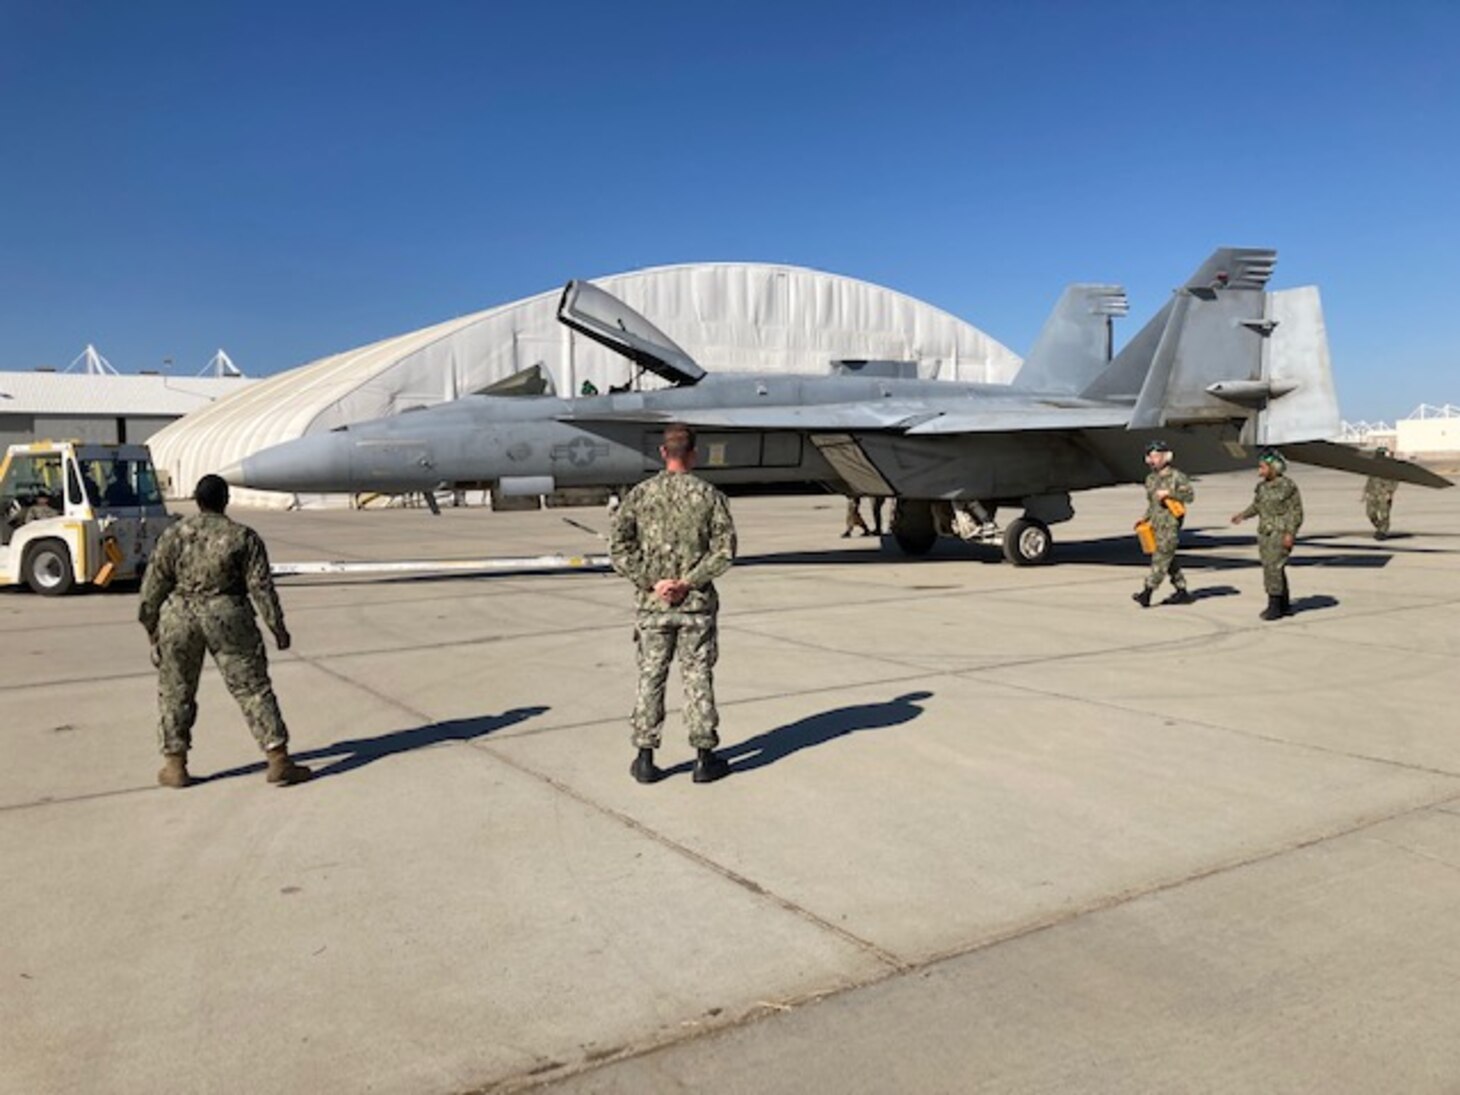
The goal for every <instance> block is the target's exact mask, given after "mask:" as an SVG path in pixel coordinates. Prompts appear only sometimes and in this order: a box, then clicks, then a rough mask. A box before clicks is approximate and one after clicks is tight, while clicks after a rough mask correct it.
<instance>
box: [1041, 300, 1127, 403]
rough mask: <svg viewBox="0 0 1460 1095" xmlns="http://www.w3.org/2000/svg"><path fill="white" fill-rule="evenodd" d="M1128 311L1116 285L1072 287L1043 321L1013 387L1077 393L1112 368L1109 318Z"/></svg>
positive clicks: (1111, 337)
mask: <svg viewBox="0 0 1460 1095" xmlns="http://www.w3.org/2000/svg"><path fill="white" fill-rule="evenodd" d="M1129 310H1130V305H1129V304H1128V302H1127V300H1126V295H1125V290H1124V289H1123V288H1121V287H1120V286H1119V285H1071V286H1070V287H1069V288H1067V289H1066V290H1065V291H1064V293H1063V295H1061V297H1060V299H1059V303H1057V304H1056V305H1055V306H1054V311H1053V312H1051V313H1050V316H1049V319H1048V320H1046V321H1045V324H1044V329H1043V330H1042V331H1040V332H1039V338H1038V339H1036V340H1035V343H1034V348H1033V349H1032V350H1030V351H1029V356H1028V357H1026V358H1025V359H1024V365H1023V367H1022V368H1020V370H1019V374H1018V375H1017V376H1016V377H1014V380H1013V385H1012V386H1013V387H1015V388H1019V389H1021V390H1023V391H1038V392H1060V393H1064V394H1068V395H1076V394H1078V393H1079V392H1080V391H1081V390H1083V389H1084V388H1085V387H1086V386H1087V385H1089V384H1090V382H1091V381H1092V380H1094V379H1095V378H1096V377H1097V376H1099V375H1100V374H1101V373H1102V372H1104V371H1105V368H1106V366H1108V365H1109V364H1110V352H1111V346H1112V340H1113V333H1112V330H1111V328H1112V320H1113V317H1115V316H1123V315H1125V314H1126V312H1128V311H1129Z"/></svg>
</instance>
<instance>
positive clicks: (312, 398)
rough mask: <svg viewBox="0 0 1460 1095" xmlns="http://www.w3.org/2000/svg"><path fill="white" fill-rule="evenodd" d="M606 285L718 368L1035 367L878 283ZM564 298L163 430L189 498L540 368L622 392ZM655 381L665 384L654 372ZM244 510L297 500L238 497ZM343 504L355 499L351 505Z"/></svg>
mask: <svg viewBox="0 0 1460 1095" xmlns="http://www.w3.org/2000/svg"><path fill="white" fill-rule="evenodd" d="M593 282H594V284H596V285H599V286H602V287H603V288H604V289H606V290H607V291H609V292H610V293H613V294H614V295H615V296H617V297H620V298H621V299H622V300H624V301H625V302H626V303H627V304H629V305H630V306H631V307H633V308H635V309H637V310H638V311H640V312H642V313H643V314H644V315H645V316H646V317H648V318H649V319H650V320H651V321H652V322H653V323H654V324H655V325H656V326H657V327H659V328H660V329H661V330H663V331H664V332H665V333H666V334H667V335H669V336H670V337H671V338H673V339H674V340H675V341H676V342H678V343H679V344H680V345H681V346H683V347H684V349H685V350H686V351H687V352H688V353H689V354H690V355H691V356H692V357H694V358H695V359H696V360H697V361H699V363H700V364H701V365H703V366H704V367H705V368H706V369H707V370H709V371H710V372H772V373H825V372H827V371H828V370H829V369H830V367H831V363H832V362H833V361H835V360H839V359H847V358H869V359H890V360H897V361H907V362H915V363H916V364H917V371H918V374H919V375H920V376H922V377H925V378H930V379H943V380H964V381H985V382H989V383H1004V382H1007V381H1009V380H1010V379H1012V378H1013V375H1014V373H1015V372H1017V371H1018V368H1019V364H1020V359H1019V357H1018V356H1017V355H1015V354H1014V353H1013V352H1012V351H1010V350H1009V349H1008V348H1007V347H1005V346H1003V345H1002V344H1001V343H999V342H996V341H995V340H994V339H992V338H990V337H989V336H988V335H986V334H984V333H983V332H982V331H980V330H978V329H977V328H976V327H974V326H972V325H971V324H969V323H965V322H964V321H963V320H960V319H958V318H957V317H955V316H951V315H949V314H948V313H947V312H944V311H942V310H940V309H938V308H934V307H933V306H932V305H929V304H925V303H923V302H921V301H918V300H914V299H913V298H911V297H908V296H905V295H903V294H901V293H897V292H894V291H893V290H891V289H886V288H883V287H881V286H877V285H872V284H869V283H868V282H864V281H858V280H856V279H854V278H847V277H840V276H837V275H835V274H827V273H822V272H820V271H816V270H807V269H803V268H799V267H795V266H781V265H770V264H763V263H703V264H690V265H680V266H660V267H653V268H650V269H646V270H636V271H633V272H630V273H626V274H617V275H614V276H611V277H604V278H595V279H593ZM560 293H561V290H559V289H554V290H552V291H551V292H547V293H541V294H539V295H537V296H533V297H528V298H526V299H525V300H520V301H516V302H514V303H511V304H504V305H501V306H500V307H497V308H490V309H488V310H486V311H484V312H476V313H474V314H472V315H468V316H462V317H460V318H458V319H453V320H449V321H447V322H445V323H439V324H437V325H436V326H434V327H427V328H424V329H423V330H419V331H412V332H411V333H409V334H404V335H397V336H395V337H394V338H388V339H385V340H383V341H381V342H376V343H373V344H371V345H369V346H362V347H359V348H357V349H353V350H346V351H344V352H343V353H339V354H335V355H333V356H331V357H326V358H322V359H320V360H319V361H315V362H312V363H310V364H308V365H301V366H299V367H298V368H295V369H290V370H289V371H287V372H284V373H279V374H278V375H276V376H272V377H268V378H265V379H263V380H259V381H256V382H255V383H253V384H251V385H249V387H248V388H247V389H245V390H243V391H240V392H237V393H236V394H234V395H232V396H230V397H228V398H226V399H221V400H219V401H218V402H216V403H214V404H212V405H210V406H208V407H205V408H203V409H201V410H198V411H195V412H193V413H191V414H189V415H187V417H185V418H183V419H182V420H180V421H178V422H176V423H173V424H172V425H171V426H168V427H167V428H165V429H163V430H162V431H160V432H159V433H157V434H155V435H154V436H153V437H152V439H151V445H152V453H153V459H154V461H155V463H156V464H157V466H158V468H159V469H160V470H161V471H162V472H163V473H164V477H165V481H170V483H171V487H172V492H173V493H174V494H175V495H179V496H182V495H186V494H187V493H188V492H189V491H190V490H191V489H192V485H193V484H194V483H195V482H196V481H197V480H198V478H199V477H200V476H202V475H205V474H207V473H209V472H216V471H217V470H218V469H220V468H223V467H226V466H227V465H229V464H231V463H233V462H234V461H237V460H241V459H243V458H244V457H246V456H249V455H251V454H252V453H255V452H257V451H259V450H260V449H264V448H267V447H268V446H270V445H276V444H279V443H280V442H283V441H290V440H293V439H294V438H297V437H302V436H303V435H305V434H309V433H319V432H322V431H325V430H330V429H333V428H335V427H336V426H342V425H347V424H350V423H353V422H361V421H365V420H368V419H372V418H381V417H384V416H386V415H392V414H399V413H401V412H402V411H407V410H410V409H412V408H414V407H423V406H429V405H432V404H435V403H439V402H442V401H444V400H448V399H456V398H458V397H460V396H464V395H469V394H471V393H474V392H480V391H482V390H483V389H486V388H489V387H491V386H492V385H493V384H496V383H498V382H500V381H503V380H506V379H507V378H508V377H511V376H513V375H514V374H516V373H519V372H521V371H523V370H526V369H530V368H532V367H533V366H539V367H540V368H541V369H542V371H543V372H544V373H545V374H546V375H547V376H548V377H549V378H550V380H551V382H552V384H553V386H554V388H555V389H556V391H557V393H558V394H559V395H562V396H572V395H574V394H576V393H577V392H578V391H579V390H580V389H581V386H582V385H583V383H584V381H590V382H592V384H593V385H594V387H596V388H597V389H598V390H599V391H600V392H606V391H608V389H609V387H610V386H611V385H619V384H623V383H624V382H625V381H626V380H628V379H629V376H630V371H631V369H630V365H629V363H628V362H627V361H625V360H624V359H623V358H621V357H619V356H618V355H616V354H613V353H611V352H610V351H608V350H606V349H604V348H603V347H600V346H598V345H597V344H595V343H593V342H590V341H588V340H587V339H585V338H583V337H581V336H579V335H577V334H575V333H574V332H572V331H570V330H569V329H568V328H566V327H564V326H563V325H562V324H560V323H558V321H557V305H558V298H559V296H560ZM648 383H657V381H656V380H655V378H654V377H652V376H651V377H647V378H646V385H647V384H648ZM236 498H237V501H239V502H240V503H242V504H245V505H269V506H288V505H294V504H299V503H300V502H306V503H308V504H319V503H321V502H323V501H324V500H322V499H317V498H310V499H296V498H295V497H294V496H292V495H275V494H268V493H265V492H260V491H244V490H241V491H238V492H237V493H236ZM337 501H338V503H340V504H343V502H344V501H345V500H344V499H338V500H337Z"/></svg>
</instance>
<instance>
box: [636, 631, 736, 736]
mask: <svg viewBox="0 0 1460 1095" xmlns="http://www.w3.org/2000/svg"><path fill="white" fill-rule="evenodd" d="M634 645H635V646H636V647H637V648H638V652H639V690H638V696H637V698H636V700H635V702H634V713H633V714H632V715H631V716H629V725H630V726H632V727H633V730H634V745H635V746H637V747H638V748H640V749H657V748H659V742H660V739H661V736H662V733H661V732H662V730H663V727H664V684H665V682H666V681H667V680H668V679H669V663H670V662H671V661H673V660H674V658H675V656H676V655H678V657H679V673H680V677H681V679H682V680H683V681H684V721H685V725H686V727H687V728H688V730H689V743H690V745H691V746H693V747H694V748H696V749H713V748H715V746H717V745H719V744H720V735H719V734H718V733H716V730H717V729H718V728H719V725H720V712H719V711H717V710H716V709H715V662H716V661H717V660H718V659H719V657H720V639H719V625H718V624H717V623H716V620H715V614H714V613H709V612H674V611H670V612H640V613H639V615H638V619H637V621H636V622H635V625H634Z"/></svg>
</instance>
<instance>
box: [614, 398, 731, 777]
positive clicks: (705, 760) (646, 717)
mask: <svg viewBox="0 0 1460 1095" xmlns="http://www.w3.org/2000/svg"><path fill="white" fill-rule="evenodd" d="M659 455H660V456H661V457H662V458H663V460H664V470H663V471H662V472H660V473H659V474H658V475H656V476H655V477H654V478H653V479H649V480H646V481H645V482H643V483H640V484H639V485H638V486H636V487H635V488H634V489H633V490H631V491H629V493H628V495H627V496H626V497H625V498H624V500H623V504H622V505H620V506H619V508H618V511H617V512H616V513H615V514H614V518H613V534H612V537H611V542H610V552H611V557H612V559H613V568H614V570H616V571H618V572H619V573H620V574H622V575H623V576H624V577H625V578H627V579H628V580H629V581H631V582H633V584H634V588H635V589H636V590H637V591H638V616H637V619H636V622H635V627H634V641H635V643H636V645H637V647H638V660H639V687H638V699H637V702H636V703H635V705H634V713H633V715H632V716H631V718H630V724H631V725H632V727H633V741H634V745H635V746H637V747H638V750H639V753H638V756H637V757H636V758H635V760H634V763H633V765H632V767H631V768H630V769H629V771H630V772H631V773H632V774H633V777H634V778H635V779H636V780H638V781H639V782H640V783H653V782H654V781H655V780H657V779H659V778H660V777H661V776H662V774H663V773H662V772H661V771H660V770H659V768H657V767H656V766H655V764H654V750H655V749H657V748H658V747H659V742H660V732H661V729H662V727H663V723H664V682H665V680H666V679H667V677H668V676H669V663H670V661H671V660H673V658H674V657H675V655H676V654H678V656H679V668H680V673H681V675H682V677H683V679H684V694H685V705H684V715H685V722H686V723H687V725H688V729H689V742H690V745H692V746H693V747H694V748H695V749H696V750H697V751H698V754H697V757H696V760H695V766H694V781H695V782H696V783H709V782H711V781H712V780H716V779H719V778H720V777H721V776H724V775H726V774H728V773H729V771H730V765H729V764H728V763H727V762H726V761H725V759H724V758H723V757H721V756H719V755H718V754H717V753H716V752H715V751H714V750H715V746H716V745H718V744H719V742H720V738H719V735H718V733H717V732H716V730H717V727H718V726H719V722H720V715H719V712H718V711H717V710H716V709H715V682H714V667H715V661H716V659H717V658H718V656H719V640H718V626H717V622H716V615H717V613H718V611H719V607H720V602H719V597H718V595H717V594H716V592H715V586H714V584H713V583H714V579H715V578H717V577H719V576H720V575H721V574H724V573H725V571H726V570H728V569H729V567H730V563H731V561H732V560H733V559H734V558H735V525H734V523H733V522H732V521H731V519H730V507H729V504H728V503H727V502H726V501H725V496H724V495H723V494H721V493H720V492H719V491H718V490H716V489H715V488H714V487H712V486H710V484H709V483H706V482H705V481H704V480H703V479H700V478H697V477H696V476H694V475H691V474H690V471H691V469H692V468H693V467H694V464H695V438H694V433H693V431H691V430H689V429H688V428H686V427H684V426H670V427H669V428H667V429H666V430H665V431H664V444H663V445H661V446H660V448H659Z"/></svg>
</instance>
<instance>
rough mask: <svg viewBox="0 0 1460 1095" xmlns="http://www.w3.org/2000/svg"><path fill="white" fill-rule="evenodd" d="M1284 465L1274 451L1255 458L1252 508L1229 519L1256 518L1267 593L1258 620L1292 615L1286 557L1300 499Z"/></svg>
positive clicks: (1293, 537)
mask: <svg viewBox="0 0 1460 1095" xmlns="http://www.w3.org/2000/svg"><path fill="white" fill-rule="evenodd" d="M1287 470H1288V462H1287V461H1286V460H1284V459H1283V456H1282V453H1280V452H1278V451H1277V450H1276V449H1267V450H1265V451H1264V452H1263V453H1262V455H1261V456H1259V457H1258V458H1257V486H1256V487H1255V488H1254V489H1253V492H1252V504H1251V505H1250V506H1248V507H1247V508H1246V509H1244V510H1243V511H1242V512H1241V513H1234V514H1233V515H1232V524H1234V525H1237V524H1241V523H1242V522H1243V521H1245V520H1247V518H1249V517H1256V518H1257V554H1258V557H1259V558H1260V559H1261V560H1262V584H1263V587H1264V588H1265V589H1266V590H1267V607H1266V608H1265V609H1263V610H1262V612H1261V613H1259V616H1260V618H1261V619H1264V620H1276V619H1278V618H1279V617H1281V616H1290V615H1292V612H1293V606H1292V597H1291V595H1290V594H1289V592H1288V575H1287V565H1288V556H1289V555H1291V554H1292V552H1293V544H1294V543H1296V542H1297V536H1298V529H1300V528H1301V527H1302V525H1303V495H1302V492H1300V491H1299V490H1298V484H1297V483H1294V482H1293V481H1292V480H1291V479H1289V478H1288V477H1287V474H1286V473H1287Z"/></svg>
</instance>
